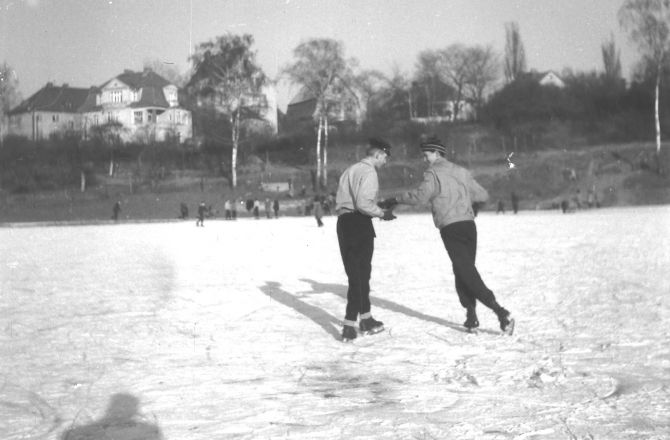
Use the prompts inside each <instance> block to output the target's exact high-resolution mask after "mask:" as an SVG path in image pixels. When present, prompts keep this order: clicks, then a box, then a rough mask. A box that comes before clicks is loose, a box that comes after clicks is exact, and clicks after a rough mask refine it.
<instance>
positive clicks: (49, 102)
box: [8, 83, 95, 115]
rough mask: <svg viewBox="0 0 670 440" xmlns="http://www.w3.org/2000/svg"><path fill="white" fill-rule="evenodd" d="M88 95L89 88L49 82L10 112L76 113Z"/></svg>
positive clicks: (11, 113) (12, 113)
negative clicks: (55, 84)
mask: <svg viewBox="0 0 670 440" xmlns="http://www.w3.org/2000/svg"><path fill="white" fill-rule="evenodd" d="M88 96H89V89H83V88H75V87H69V86H68V85H67V84H63V85H62V86H54V85H53V84H52V83H47V84H46V85H45V86H44V87H42V88H41V89H40V90H38V91H37V92H35V93H34V94H33V95H32V96H31V97H29V98H28V99H26V100H24V101H23V102H22V103H21V104H19V105H18V106H16V107H15V108H13V109H12V110H11V111H10V112H9V113H8V114H9V115H15V114H20V113H28V112H32V111H47V112H60V113H76V112H77V111H79V108H80V107H81V106H82V105H83V104H84V102H85V101H86V99H87V98H88ZM94 100H95V97H94ZM94 102H95V101H94Z"/></svg>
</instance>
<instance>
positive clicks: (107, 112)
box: [79, 69, 193, 143]
mask: <svg viewBox="0 0 670 440" xmlns="http://www.w3.org/2000/svg"><path fill="white" fill-rule="evenodd" d="M79 111H80V113H81V114H82V133H83V134H84V136H85V137H89V136H91V134H92V133H93V131H94V130H95V129H96V127H101V126H104V125H105V124H109V123H119V124H120V125H121V127H122V129H121V130H120V133H119V135H120V136H121V139H122V140H123V141H125V142H129V141H133V142H142V143H146V142H152V141H164V140H168V139H174V140H176V141H178V142H183V141H185V140H186V139H190V138H191V137H192V136H193V121H192V118H191V112H190V111H189V110H187V109H185V108H184V107H182V106H181V105H180V103H179V90H178V88H177V86H176V85H174V84H171V83H170V82H168V81H167V80H166V79H164V78H163V77H161V76H160V75H158V74H156V73H154V72H153V71H152V70H151V69H144V71H142V72H133V71H131V70H126V71H124V72H123V73H122V74H120V75H118V76H116V77H114V78H112V79H111V80H109V81H107V82H106V83H104V84H103V85H102V86H100V87H99V88H98V89H97V90H96V91H95V93H94V94H91V95H89V97H88V99H87V101H86V103H85V104H84V105H83V106H82V107H81V108H80V109H79Z"/></svg>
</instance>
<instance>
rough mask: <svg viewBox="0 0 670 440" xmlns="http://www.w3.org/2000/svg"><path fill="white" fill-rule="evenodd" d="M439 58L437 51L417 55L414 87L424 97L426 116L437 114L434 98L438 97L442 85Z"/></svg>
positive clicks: (425, 51)
mask: <svg viewBox="0 0 670 440" xmlns="http://www.w3.org/2000/svg"><path fill="white" fill-rule="evenodd" d="M440 58H441V55H440V53H439V52H438V51H436V50H424V51H422V52H420V53H419V56H418V59H417V63H416V78H415V85H416V86H417V87H418V88H422V89H423V92H424V94H425V95H426V115H427V116H434V115H435V114H436V113H437V111H436V108H435V98H436V97H437V96H438V91H439V89H440V88H441V87H440V86H441V84H442V79H441V75H440V70H441V66H440Z"/></svg>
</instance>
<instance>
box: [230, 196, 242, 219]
mask: <svg viewBox="0 0 670 440" xmlns="http://www.w3.org/2000/svg"><path fill="white" fill-rule="evenodd" d="M239 204H240V199H238V198H237V197H235V198H234V199H233V202H232V203H231V204H230V210H231V211H230V214H231V215H232V216H233V220H237V205H239Z"/></svg>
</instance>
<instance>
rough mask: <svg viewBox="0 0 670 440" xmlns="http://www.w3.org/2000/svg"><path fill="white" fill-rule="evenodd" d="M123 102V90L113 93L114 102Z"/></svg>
mask: <svg viewBox="0 0 670 440" xmlns="http://www.w3.org/2000/svg"><path fill="white" fill-rule="evenodd" d="M122 100H123V93H122V92H121V90H114V91H112V102H121V101H122Z"/></svg>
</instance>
